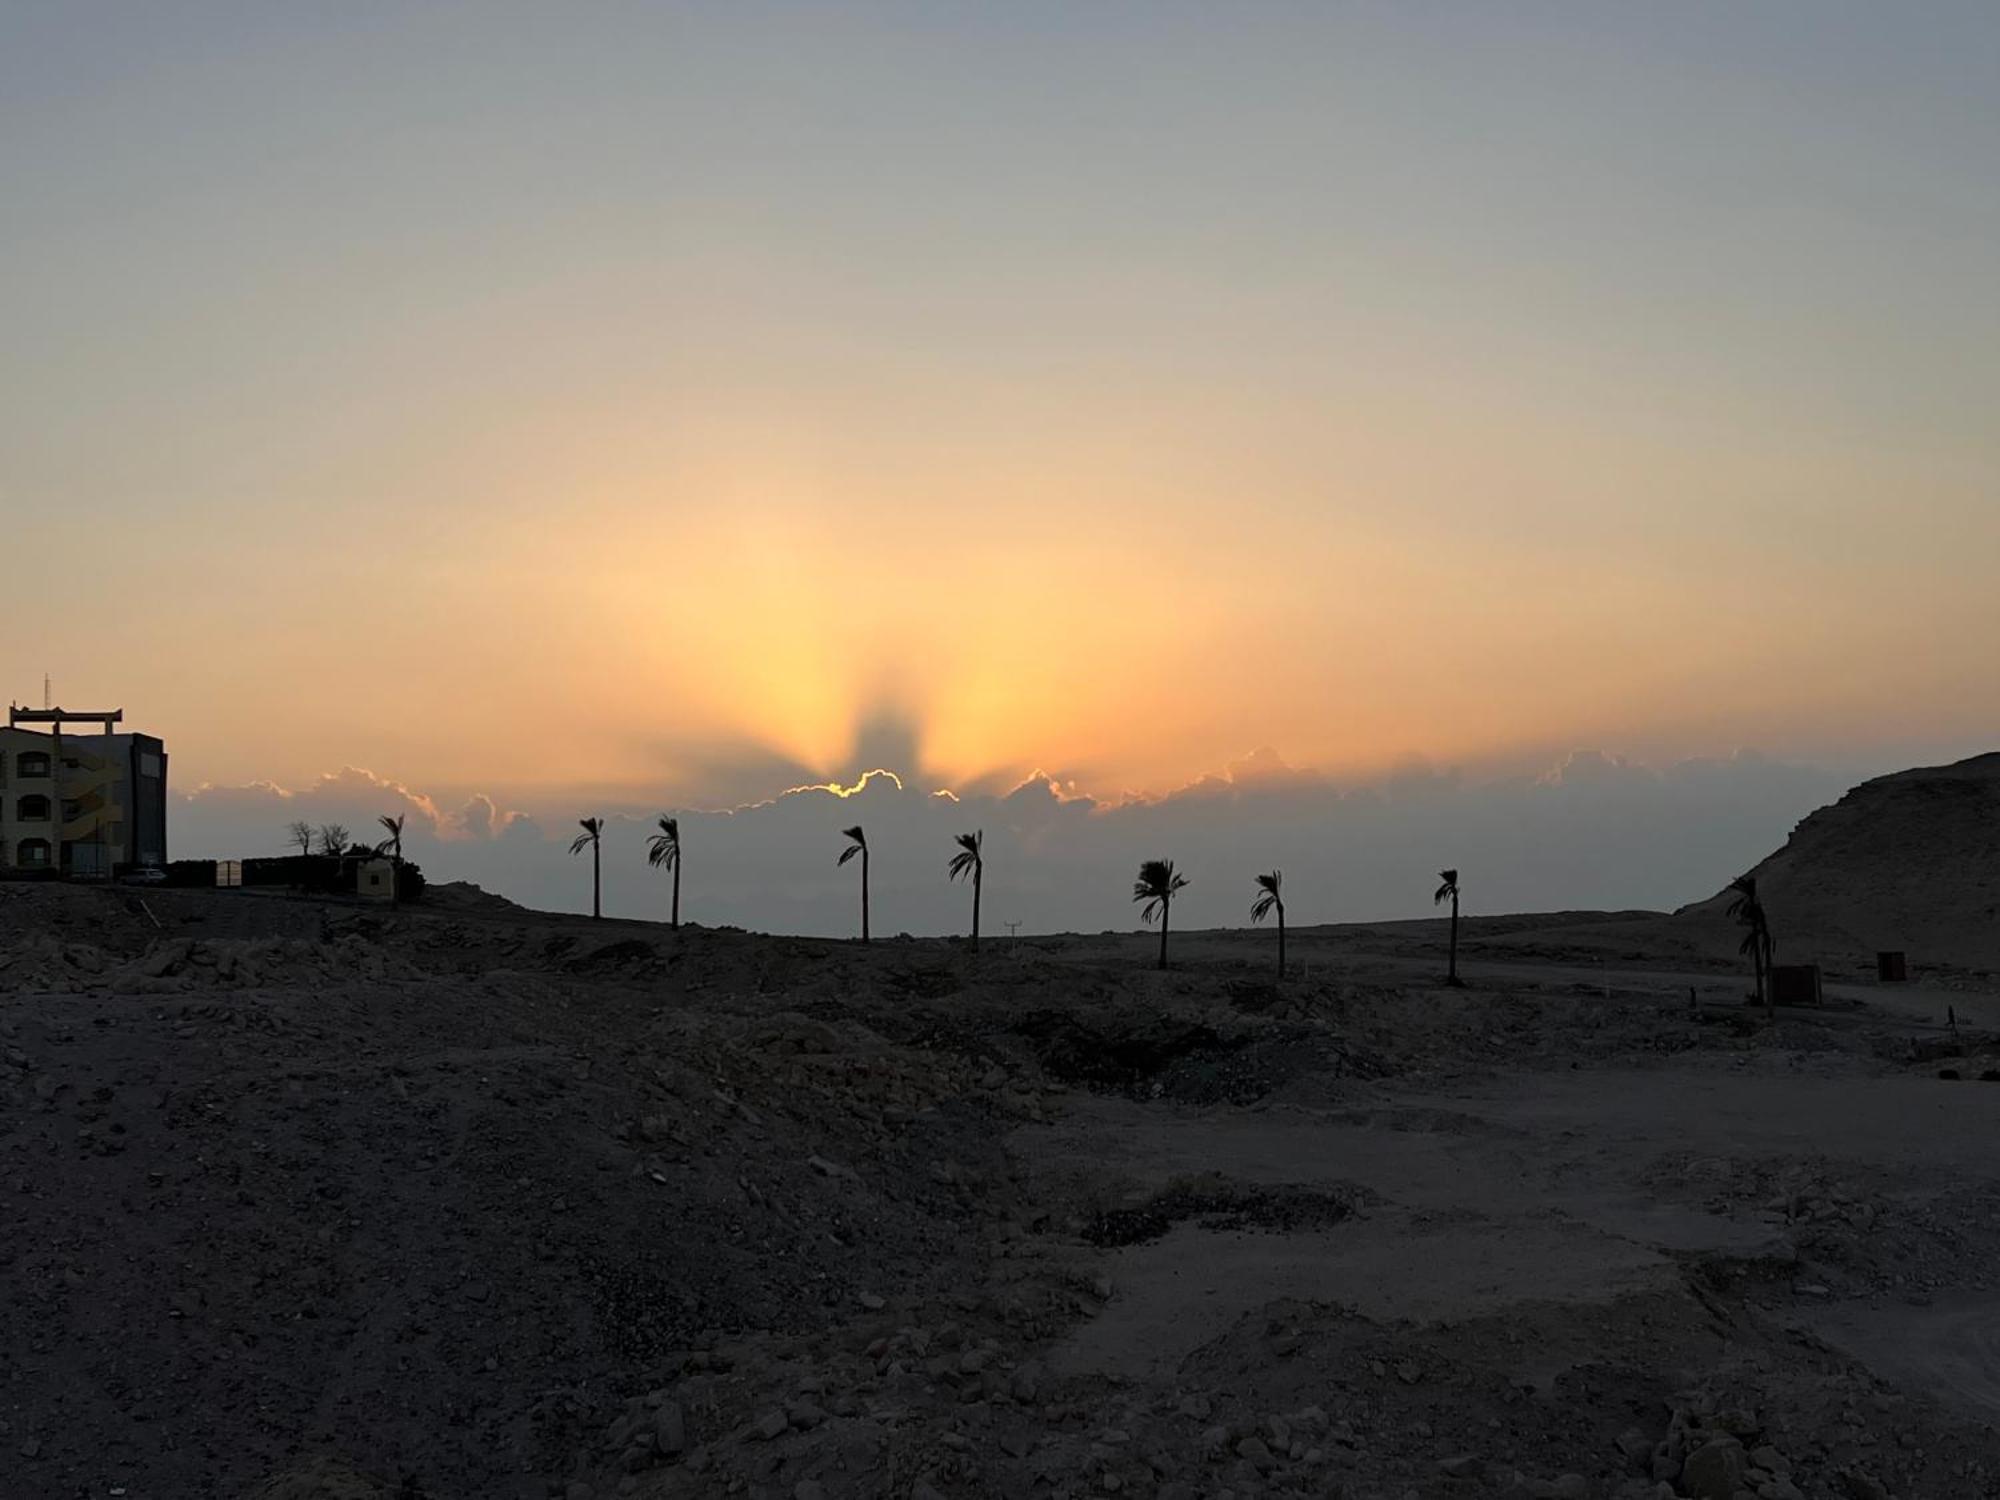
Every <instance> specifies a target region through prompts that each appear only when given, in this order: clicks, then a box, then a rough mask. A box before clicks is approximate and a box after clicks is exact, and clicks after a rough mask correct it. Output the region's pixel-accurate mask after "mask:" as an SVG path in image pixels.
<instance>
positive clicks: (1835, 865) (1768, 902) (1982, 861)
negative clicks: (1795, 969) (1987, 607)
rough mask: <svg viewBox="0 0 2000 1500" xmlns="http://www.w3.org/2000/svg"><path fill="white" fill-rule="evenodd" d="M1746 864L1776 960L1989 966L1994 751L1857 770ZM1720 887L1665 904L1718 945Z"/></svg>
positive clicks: (1999, 799) (1998, 956)
mask: <svg viewBox="0 0 2000 1500" xmlns="http://www.w3.org/2000/svg"><path fill="white" fill-rule="evenodd" d="M1750 873H1752V874H1754V875H1755V876H1756V877H1757V887H1758V893H1759V895H1760V897H1761V898H1762V900H1763V902H1764V905H1765V908H1766V909H1767V910H1768V911H1769V912H1770V915H1771V923H1772V926H1773V929H1774V931H1775V933H1776V936H1777V939H1778V950H1779V951H1778V959H1779V962H1781V963H1782V962H1786V961H1788V960H1805V961H1811V960H1817V961H1820V962H1825V963H1828V964H1829V965H1851V964H1859V963H1861V962H1862V961H1864V960H1866V961H1870V962H1872V959H1873V956H1874V954H1875V952H1876V951H1877V950H1878V949H1891V948H1893V949H1902V950H1905V951H1906V952H1907V953H1908V954H1909V956H1910V960H1911V961H1912V962H1913V963H1916V964H1918V965H1925V964H1948V965H1954V966H1958V967H1964V968H1974V969H1986V970H2000V752H1995V753H1993V754H1989V755H1979V756H1975V757H1973V758H1972V759H1970V760H1962V761H1959V762H1958V763H1957V764H1955V765H1949V766H1926V767H1921V768H1919V769H1916V770H1912V771H1900V772H1898V773H1896V774H1895V775H1893V776H1882V777H1878V778H1876V779H1875V780H1873V781H1866V782H1863V783H1862V784H1861V785H1860V786H1857V787H1855V788H1854V789H1853V790H1852V791H1850V792H1849V793H1847V795H1846V796H1844V797H1842V798H1841V799H1840V800H1839V801H1838V802H1836V803H1834V804H1833V805H1832V806H1831V807H1823V808H1821V809H1819V811H1817V812H1815V813H1813V814H1812V815H1811V816H1809V817H1807V818H1806V819H1805V820H1804V821H1802V822H1801V823H1800V824H1799V826H1798V827H1797V828H1796V829H1794V830H1793V832H1792V836H1791V838H1790V839H1788V840H1787V841H1786V843H1785V847H1784V848H1782V849H1780V850H1778V852H1777V853H1775V854H1773V855H1772V856H1771V857H1770V858H1768V859H1766V860H1765V861H1764V862H1763V863H1762V864H1760V865H1758V866H1757V867H1756V869H1755V870H1753V871H1751V872H1750ZM1727 904H1728V896H1727V893H1726V892H1725V893H1723V894H1721V895H1718V896H1715V897H1711V898H1710V899H1709V900H1707V901H1703V902H1699V903H1697V904H1696V905H1694V906H1692V907H1688V908H1686V909H1684V910H1683V911H1681V912H1678V913H1676V914H1675V916H1676V925H1679V926H1681V927H1684V928H1686V929H1689V930H1691V931H1693V932H1697V933H1699V934H1701V935H1702V936H1703V937H1705V938H1707V939H1709V940H1710V941H1712V942H1714V943H1716V944H1717V945H1722V944H1726V943H1727V939H1728V934H1729V923H1728V920H1727V918H1726V917H1724V915H1723V908H1724V907H1726V906H1727Z"/></svg>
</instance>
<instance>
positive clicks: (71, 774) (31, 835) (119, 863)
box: [0, 707, 167, 879]
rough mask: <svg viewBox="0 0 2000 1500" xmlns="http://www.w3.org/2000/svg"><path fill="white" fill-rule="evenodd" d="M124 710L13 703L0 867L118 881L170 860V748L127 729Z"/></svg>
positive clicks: (0, 780)
mask: <svg viewBox="0 0 2000 1500" xmlns="http://www.w3.org/2000/svg"><path fill="white" fill-rule="evenodd" d="M124 718H125V714H124V711H123V710H121V709H111V710H109V711H106V712H91V713H84V712H79V711H74V710H70V709H62V708H32V709H30V708H18V707H16V708H10V709H8V710H7V727H6V728H5V729H0V872H5V873H16V872H20V871H30V872H41V871H56V872H59V873H61V874H64V875H69V876H74V877H77V878H79V879H108V878H110V877H111V876H112V875H114V874H116V873H118V872H119V871H120V870H123V869H126V868H129V867H132V866H137V865H164V864H165V863H166V861H167V749H166V746H165V745H164V744H162V743H161V742H160V741H159V740H158V739H156V738H155V737H154V736H152V735H150V734H121V733H119V732H118V729H117V726H118V725H119V724H121V723H122V722H123V721H124ZM73 726H83V727H82V728H81V729H78V728H76V727H73ZM93 730H94V731H95V732H92V731H93Z"/></svg>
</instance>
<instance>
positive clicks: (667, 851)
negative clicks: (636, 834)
mask: <svg viewBox="0 0 2000 1500" xmlns="http://www.w3.org/2000/svg"><path fill="white" fill-rule="evenodd" d="M646 863H647V864H649V865H651V866H652V867H653V868H654V869H656V870H657V869H659V868H660V866H662V865H665V866H666V867H667V868H668V869H669V870H672V871H673V872H674V908H673V927H674V929H675V931H679V930H680V925H681V820H680V819H679V818H669V817H665V816H662V817H661V819H660V831H659V832H658V833H656V834H654V835H652V836H651V837H650V838H648V839H647V840H646Z"/></svg>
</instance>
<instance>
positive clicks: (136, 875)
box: [125, 865, 167, 885]
mask: <svg viewBox="0 0 2000 1500" xmlns="http://www.w3.org/2000/svg"><path fill="white" fill-rule="evenodd" d="M166 883H167V872H166V871H165V870H163V869H161V868H160V867H159V866H158V865H140V866H138V867H137V868H136V869H131V870H127V871H126V872H125V884H127V885H165V884H166Z"/></svg>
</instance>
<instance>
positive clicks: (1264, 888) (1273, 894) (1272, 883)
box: [1250, 870, 1285, 922]
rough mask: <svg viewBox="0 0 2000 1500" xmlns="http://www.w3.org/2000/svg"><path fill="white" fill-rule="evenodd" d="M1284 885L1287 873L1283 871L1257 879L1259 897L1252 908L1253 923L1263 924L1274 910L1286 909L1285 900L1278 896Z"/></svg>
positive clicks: (1251, 918) (1273, 872)
mask: <svg viewBox="0 0 2000 1500" xmlns="http://www.w3.org/2000/svg"><path fill="white" fill-rule="evenodd" d="M1284 883H1285V872H1284V871H1282V870H1273V871H1272V872H1271V873H1270V874H1268V875H1259V876H1258V877H1257V890H1258V896H1257V900H1256V902H1255V904H1254V905H1252V906H1251V908H1250V920H1251V921H1253V922H1261V921H1263V920H1264V918H1266V917H1268V916H1270V915H1271V913H1272V911H1273V910H1274V909H1275V910H1277V911H1279V912H1282V911H1283V910H1284V909H1285V898H1284V897H1283V896H1281V895H1279V894H1278V892H1279V890H1280V888H1282V887H1283V885H1284Z"/></svg>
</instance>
